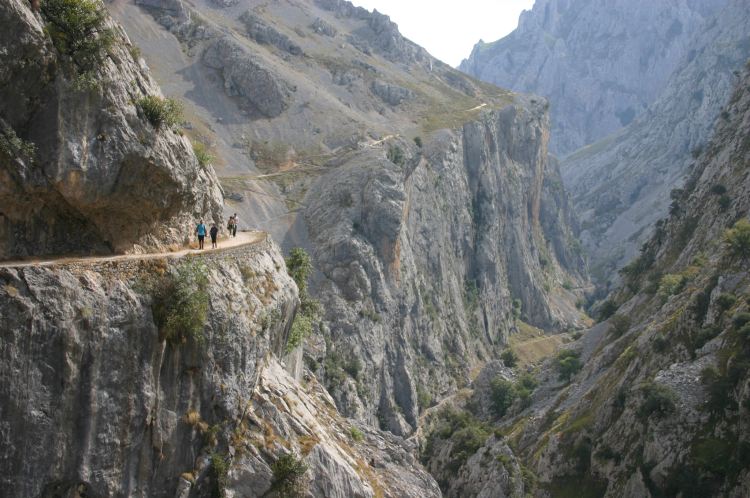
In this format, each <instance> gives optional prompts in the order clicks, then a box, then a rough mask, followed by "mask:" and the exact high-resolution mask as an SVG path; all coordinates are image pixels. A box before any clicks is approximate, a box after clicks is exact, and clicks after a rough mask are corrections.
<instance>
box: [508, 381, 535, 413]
mask: <svg viewBox="0 0 750 498" xmlns="http://www.w3.org/2000/svg"><path fill="white" fill-rule="evenodd" d="M537 385H539V382H537V380H536V379H535V378H534V376H533V375H531V374H529V373H526V374H523V375H522V376H521V377H519V379H518V380H517V381H516V384H515V386H513V387H514V389H515V391H516V395H517V396H518V399H519V400H520V401H521V407H522V408H528V407H529V406H530V405H531V394H532V393H533V392H534V389H536V386H537Z"/></svg>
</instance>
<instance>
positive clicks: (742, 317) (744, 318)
mask: <svg viewBox="0 0 750 498" xmlns="http://www.w3.org/2000/svg"><path fill="white" fill-rule="evenodd" d="M746 323H750V313H748V312H746V311H743V312H741V313H737V314H736V315H734V316H733V317H732V325H734V328H735V329H737V330H739V329H741V328H742V327H743V326H744V325H745V324H746Z"/></svg>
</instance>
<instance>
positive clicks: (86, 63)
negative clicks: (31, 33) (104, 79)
mask: <svg viewBox="0 0 750 498" xmlns="http://www.w3.org/2000/svg"><path fill="white" fill-rule="evenodd" d="M41 10H42V15H43V16H44V18H45V20H46V21H47V31H48V32H49V34H50V36H51V38H52V43H53V44H54V45H55V48H56V49H57V50H58V52H60V53H61V54H65V55H67V56H69V57H70V58H71V59H72V60H73V62H74V63H75V64H76V65H77V66H78V68H79V69H80V70H82V71H86V70H90V69H92V68H93V67H95V66H96V65H97V64H99V63H100V62H101V61H102V60H103V59H104V56H105V54H106V52H107V50H108V49H109V48H110V47H111V46H112V44H113V43H114V40H115V37H114V32H113V31H112V30H111V29H109V28H107V26H106V21H107V14H106V9H105V8H104V5H103V4H102V2H101V1H100V0H43V1H42V3H41Z"/></svg>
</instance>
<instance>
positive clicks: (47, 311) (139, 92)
mask: <svg viewBox="0 0 750 498" xmlns="http://www.w3.org/2000/svg"><path fill="white" fill-rule="evenodd" d="M35 7H36V5H35V4H34V3H28V2H26V1H25V0H9V1H8V2H4V3H2V4H1V5H0V19H3V21H4V24H3V25H4V27H5V26H8V27H9V29H8V31H7V32H5V33H4V37H3V38H2V39H1V40H2V42H3V43H5V44H6V45H2V47H3V49H2V50H0V54H2V57H4V58H5V59H3V60H4V61H7V62H8V64H7V65H5V64H3V70H2V72H1V73H0V74H2V77H3V78H4V79H3V83H4V86H3V87H2V92H3V97H4V98H3V99H0V100H2V108H0V110H1V111H2V112H1V113H0V120H2V124H3V125H4V128H3V130H2V131H3V135H2V137H0V171H2V173H3V175H4V179H3V182H2V185H3V188H5V189H6V190H5V191H3V196H0V202H1V203H0V210H2V211H3V212H4V213H6V212H7V213H8V214H9V215H10V216H16V214H17V213H16V212H14V211H12V210H11V209H17V210H18V213H19V218H18V219H21V222H22V223H27V222H28V221H29V220H31V221H32V222H33V223H34V225H33V226H31V227H29V226H18V225H17V226H16V227H15V228H14V229H15V230H19V229H20V228H24V229H26V230H31V231H32V233H37V232H33V231H34V230H37V231H38V234H40V239H41V240H42V242H43V244H40V243H39V242H38V241H36V240H33V239H32V240H30V239H25V238H23V237H20V236H18V235H16V236H15V239H12V240H11V241H10V242H11V243H12V244H13V245H10V247H11V249H12V250H11V251H10V253H7V254H6V253H3V256H6V255H16V254H23V255H26V254H28V255H34V256H36V255H40V254H44V253H46V252H53V251H54V252H56V253H57V252H59V254H64V255H66V256H68V257H66V258H57V259H56V258H47V259H48V260H49V261H47V262H46V263H45V264H44V265H36V264H34V263H23V264H15V263H13V262H6V263H5V264H4V265H3V266H2V268H0V324H2V325H0V356H1V358H0V378H2V379H3V382H2V383H1V384H2V386H1V387H0V448H2V449H0V483H2V488H3V493H4V494H7V495H8V496H40V497H59V496H70V497H74V496H91V497H97V496H102V497H103V496H165V497H166V496H170V497H172V496H178V497H183V498H187V497H190V496H270V495H277V496H278V495H285V494H289V493H291V492H294V493H306V492H308V490H309V492H310V493H311V494H312V495H314V496H331V497H340V498H344V497H350V496H360V497H375V496H388V497H401V496H410V497H415V498H416V497H422V496H439V489H438V488H437V486H436V484H435V482H434V480H433V479H432V477H431V476H430V475H429V474H428V473H427V472H425V471H424V470H423V469H422V468H421V467H420V466H419V465H418V464H416V462H415V460H414V456H413V452H414V447H413V443H406V442H404V441H403V440H402V439H400V438H398V437H396V436H394V435H392V434H387V433H383V432H381V431H378V430H376V429H374V428H370V427H364V426H363V427H362V428H358V427H357V425H356V424H355V423H353V422H352V421H349V420H347V419H345V418H343V417H342V416H341V415H340V414H339V413H338V411H337V410H336V408H335V406H334V404H333V402H332V400H331V398H330V396H329V395H328V394H327V393H326V392H325V390H324V389H323V388H322V387H321V386H320V384H319V383H318V382H317V381H316V379H315V378H314V377H312V376H310V375H309V373H308V374H306V376H305V377H302V373H301V366H300V364H299V361H298V359H299V356H300V355H299V349H298V348H297V350H296V351H295V346H294V342H293V341H294V340H293V335H294V330H293V322H294V320H295V317H296V314H297V311H298V309H299V307H300V299H299V295H298V287H297V285H296V282H295V280H293V279H292V278H291V277H290V275H289V274H288V273H287V271H286V266H287V263H286V261H285V260H284V258H283V257H282V255H281V251H280V249H279V247H278V246H277V245H276V244H275V243H274V242H272V241H271V240H270V239H269V238H268V237H263V236H261V235H262V234H257V235H258V237H253V238H248V243H244V244H236V245H235V244H226V245H223V246H222V247H221V248H220V249H217V250H212V251H205V252H203V251H201V252H198V251H187V250H183V251H179V252H174V253H171V254H169V255H168V256H165V255H164V254H162V253H159V252H157V253H151V254H148V255H137V254H131V255H129V256H127V257H115V258H113V257H107V256H103V257H89V258H75V257H71V252H72V253H76V252H79V251H80V252H84V251H89V250H91V249H98V248H99V247H98V246H97V243H99V242H100V240H99V238H98V237H101V241H103V242H107V243H111V244H113V247H106V249H107V250H108V251H104V249H102V250H103V252H109V251H112V250H116V251H123V250H125V249H127V250H139V251H147V250H161V248H163V246H164V245H165V244H167V243H170V242H172V243H175V244H177V243H181V242H183V241H184V240H185V238H186V236H192V233H193V229H194V222H195V220H196V219H197V218H198V217H199V216H206V217H207V218H208V219H209V220H210V219H211V218H209V217H215V219H216V221H219V222H220V221H221V204H220V203H221V197H220V196H221V191H220V188H219V186H218V183H217V181H216V177H215V175H214V172H213V169H212V168H211V166H210V164H205V161H204V164H203V165H201V166H199V162H198V160H197V158H196V155H195V154H194V153H193V151H192V150H191V148H190V144H189V142H188V141H187V139H186V138H185V137H183V136H182V135H181V133H180V132H179V130H177V129H174V128H173V127H172V126H168V125H167V124H166V123H162V125H163V126H158V125H156V124H153V125H152V124H149V122H150V123H154V120H153V119H152V118H153V117H154V116H155V114H153V113H152V114H150V115H149V114H147V112H146V109H149V110H151V111H153V110H154V108H147V107H146V106H145V105H144V104H143V101H142V100H141V98H142V97H143V96H145V95H150V96H152V97H153V99H151V100H149V101H148V102H149V103H156V104H157V105H162V104H163V101H161V100H160V97H159V95H160V92H159V89H158V87H157V86H156V85H155V84H154V83H153V81H152V80H151V79H150V77H149V73H148V71H147V68H146V67H145V66H144V65H143V64H141V63H139V62H138V59H139V57H138V53H137V51H136V50H135V49H134V48H133V47H132V46H128V45H127V43H128V42H127V38H125V37H124V33H123V32H122V31H121V29H120V28H119V27H118V26H117V25H115V24H114V23H112V22H111V20H110V19H109V18H108V17H107V16H106V12H105V11H104V10H103V5H101V4H100V3H99V2H96V1H92V2H77V1H73V2H67V1H62V2H50V3H46V2H43V3H42V4H41V11H42V13H40V12H38V11H35V10H33V9H34V8H35ZM54 8H59V9H60V10H58V11H52V10H50V9H54ZM58 14H61V15H62V19H63V20H62V21H61V22H60V24H59V25H53V22H52V20H51V19H52V18H53V17H52V16H55V15H58ZM55 19H57V20H59V19H60V18H55ZM90 20H93V22H94V23H95V24H96V26H94V29H93V30H92V31H89V32H87V33H86V34H85V35H82V36H81V37H80V38H74V40H76V41H78V42H85V43H88V45H87V46H89V47H95V48H96V47H100V46H103V45H101V44H103V43H104V42H105V41H106V40H107V39H108V35H110V34H112V35H113V38H112V41H113V44H112V45H111V46H108V47H107V50H106V51H104V50H102V52H101V59H99V58H97V60H96V62H97V64H95V65H93V66H91V67H88V68H87V69H86V71H81V67H80V66H78V64H77V62H75V64H76V65H77V66H78V67H72V66H70V65H68V64H69V63H70V62H71V61H70V60H66V58H65V56H63V55H61V54H63V53H68V48H69V46H70V45H67V44H62V43H61V38H58V39H57V40H56V42H55V43H54V44H53V43H52V42H51V41H50V37H53V36H60V33H57V32H56V31H55V30H56V29H69V30H71V31H72V30H75V29H77V28H79V27H80V25H78V24H76V23H80V22H88V21H90ZM5 21H7V23H5ZM99 21H101V23H100V22H99ZM10 28H12V29H10ZM66 40H67V41H68V42H70V40H71V39H70V38H67V39H66ZM8 47H10V48H13V49H17V52H16V55H17V54H23V57H18V58H17V59H15V60H12V59H11V53H10V51H9V50H8ZM97 52H98V50H97ZM77 55H80V54H76V53H74V55H73V56H72V57H73V58H74V59H75V56H77ZM44 71H49V72H48V73H44ZM40 74H42V75H45V74H46V75H47V77H44V78H42V77H40ZM16 78H17V79H16ZM79 85H80V86H79ZM6 96H8V97H13V99H11V100H9V99H6V98H5V97H6ZM47 99H48V100H47ZM95 104H103V105H104V107H99V106H98V105H95ZM156 109H157V110H158V109H159V107H156ZM161 109H166V107H162V108H161ZM52 111H55V112H56V113H57V114H55V113H54V112H52ZM149 116H151V117H149ZM76 118H80V119H81V121H82V122H79V121H78V120H77V119H76ZM157 122H158V121H157ZM6 123H10V124H8V125H7V126H6ZM29 123H31V124H34V125H35V126H38V127H41V128H43V130H38V129H36V128H34V129H31V130H28V129H27V128H25V126H26V125H28V124H29ZM11 125H12V127H11ZM44 130H51V131H54V133H53V134H52V135H51V136H49V137H46V138H48V139H49V140H48V141H45V140H46V138H44V137H45V135H44V133H42V132H43V131H44ZM92 130H95V131H96V132H97V133H100V134H101V136H97V135H94V136H92V133H93V132H92ZM38 137H42V138H38ZM31 138H33V139H34V140H36V141H34V142H31V141H30V139H31ZM58 149H60V150H61V151H59V156H57V155H55V154H56V153H57V152H58ZM121 154H126V155H127V156H126V158H125V160H124V161H125V162H127V161H134V163H135V164H130V163H128V164H127V165H123V164H122V162H121V161H123V159H122V156H121ZM55 174H59V175H60V176H61V178H56V177H55V176H54V175H55ZM24 175H27V176H24ZM112 176H114V177H116V178H117V180H116V181H115V182H114V184H115V186H114V187H113V186H112V183H111V177H112ZM6 180H7V181H6ZM24 182H25V183H24ZM32 183H33V188H32ZM16 187H18V189H21V188H24V189H26V190H25V191H24V194H27V195H29V196H30V197H29V198H28V199H27V198H25V197H24V196H23V195H19V196H16V195H11V194H17V192H8V191H7V190H8V189H10V188H16ZM113 188H114V191H113ZM81 192H83V194H86V195H90V196H92V197H93V199H92V197H86V196H83V197H76V195H78V194H81ZM31 196H33V197H31ZM150 196H153V198H152V197H150ZM144 199H147V200H149V201H153V205H146V206H144V205H143V204H145V203H146V200H144ZM155 199H158V202H156V200H155ZM74 200H80V204H78V205H76V206H77V207H78V208H80V211H79V213H77V216H78V218H75V219H74V220H73V221H77V222H78V223H79V225H74V224H73V222H72V221H71V218H69V217H66V216H67V215H68V211H66V209H65V206H66V203H70V204H72V203H73V201H74ZM19 202H26V203H28V204H29V205H31V206H32V207H39V208H43V209H42V212H41V215H40V214H39V212H38V211H37V212H36V215H37V216H42V218H38V219H37V218H29V219H24V218H23V215H25V214H27V213H28V211H26V210H25V209H22V208H20V207H18V205H19ZM86 202H90V204H86ZM128 203H129V204H128ZM122 204H125V205H128V206H129V208H130V210H131V212H130V213H128V214H122V215H120V213H119V211H118V208H119V207H121V206H122ZM87 209H90V210H91V211H87ZM149 209H151V211H149ZM144 213H145V214H144ZM139 215H144V216H146V219H140V218H139ZM101 217H104V219H106V220H108V221H109V225H108V226H107V227H106V228H107V229H109V230H115V231H116V230H118V229H119V230H123V233H122V234H120V236H119V238H110V237H109V235H108V234H110V233H112V232H108V231H107V230H105V229H104V228H102V226H101V220H102V218H101ZM3 221H4V222H5V221H6V220H3ZM11 221H13V219H11ZM163 223H168V224H169V226H168V227H165V226H163ZM129 224H135V225H136V226H129ZM50 227H51V228H57V229H59V230H60V231H61V233H63V234H64V235H66V237H67V238H65V239H62V240H59V239H57V238H55V237H56V235H57V234H56V233H55V232H54V231H50V230H49V228H50ZM84 229H88V230H89V232H85V231H84ZM97 230H100V231H97ZM160 231H162V232H163V233H161V232H160ZM144 234H145V235H144ZM86 236H88V237H90V238H91V239H93V240H86V239H85V237H86ZM130 237H133V238H139V237H140V238H141V239H142V238H143V237H147V240H146V241H145V242H144V241H143V240H141V239H138V242H140V243H141V246H140V247H132V245H131V243H132V242H133V241H132V240H131V239H130ZM103 242H102V243H103ZM103 245H107V244H103ZM164 249H165V251H164V252H165V253H166V252H168V251H167V249H168V248H164ZM280 358H283V359H284V360H283V361H284V366H282V365H281V363H280V361H281V360H280ZM285 369H287V370H288V371H285Z"/></svg>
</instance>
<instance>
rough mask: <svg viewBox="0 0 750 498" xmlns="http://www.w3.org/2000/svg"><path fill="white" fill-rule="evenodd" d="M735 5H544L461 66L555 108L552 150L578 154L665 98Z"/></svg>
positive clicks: (645, 0) (561, 0)
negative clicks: (694, 46) (703, 34)
mask: <svg viewBox="0 0 750 498" xmlns="http://www.w3.org/2000/svg"><path fill="white" fill-rule="evenodd" d="M726 3H727V0H707V1H701V2H696V1H690V0H680V1H678V2H652V1H650V0H638V1H632V0H618V1H616V2H609V3H607V4H606V5H604V4H602V3H601V2H596V1H592V0H573V1H568V0H538V1H537V2H535V3H534V7H533V9H532V10H530V11H525V12H524V13H523V14H521V18H520V20H519V25H518V28H516V30H515V31H513V32H512V33H511V34H509V35H508V36H506V37H505V38H503V39H501V40H498V41H495V42H492V43H484V42H481V41H480V42H479V43H478V44H477V45H476V46H475V47H474V50H473V51H472V53H471V55H470V56H469V58H468V59H466V60H464V61H463V62H462V63H461V65H460V69H461V70H462V71H464V72H466V73H468V74H470V75H472V76H474V77H476V78H479V79H481V80H484V81H488V82H490V83H494V84H496V85H498V86H501V87H504V88H510V89H512V90H515V91H521V92H529V93H534V94H537V95H542V96H544V97H546V98H547V99H548V100H549V101H550V104H551V108H552V110H551V121H552V134H551V139H550V149H551V150H552V151H553V152H554V153H555V154H559V155H565V154H567V153H570V152H572V151H574V150H576V149H578V148H580V147H582V146H584V145H587V144H590V143H592V142H594V141H596V140H598V139H601V138H603V137H605V136H606V135H608V134H610V133H612V132H614V131H616V130H618V129H620V128H621V127H623V126H625V125H627V124H629V123H630V122H631V121H632V120H633V118H635V117H636V116H638V115H640V114H641V113H642V112H643V111H644V110H645V109H646V108H647V107H648V105H649V104H651V103H652V102H654V101H655V100H656V99H657V97H658V96H659V95H660V94H661V91H662V90H663V89H664V87H665V85H666V84H667V81H668V79H669V77H670V75H671V74H672V72H673V71H674V70H675V69H676V68H677V67H679V64H680V62H681V60H682V59H683V57H684V56H685V55H686V54H687V53H688V51H689V49H690V42H691V40H692V39H693V37H694V36H695V34H696V33H697V32H698V30H699V29H701V27H702V26H703V24H704V22H705V20H706V19H707V18H708V17H710V15H711V14H713V13H714V12H716V11H717V10H718V9H720V8H721V7H723V6H724V5H725V4H726Z"/></svg>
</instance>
